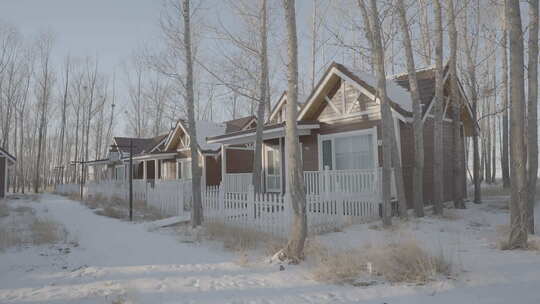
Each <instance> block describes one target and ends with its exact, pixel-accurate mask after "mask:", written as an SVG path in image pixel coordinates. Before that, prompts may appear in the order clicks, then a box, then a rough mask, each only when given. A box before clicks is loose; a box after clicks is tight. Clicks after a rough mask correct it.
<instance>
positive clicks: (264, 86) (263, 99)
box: [252, 0, 270, 192]
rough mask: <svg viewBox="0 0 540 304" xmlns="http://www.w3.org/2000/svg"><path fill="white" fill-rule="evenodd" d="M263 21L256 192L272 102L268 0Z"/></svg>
mask: <svg viewBox="0 0 540 304" xmlns="http://www.w3.org/2000/svg"><path fill="white" fill-rule="evenodd" d="M261 16H262V18H261V21H260V36H261V48H260V55H259V58H260V66H261V67H260V69H261V76H260V85H259V90H260V93H259V94H260V97H259V100H258V103H257V104H258V107H257V127H256V133H255V134H256V135H255V155H254V157H253V180H252V184H253V186H254V188H255V191H256V192H260V191H261V180H262V179H261V177H262V141H263V129H264V120H265V119H264V110H265V106H266V105H267V104H268V105H269V104H270V100H269V99H270V98H269V96H268V92H269V88H268V86H269V75H268V39H267V34H268V31H267V4H266V0H261Z"/></svg>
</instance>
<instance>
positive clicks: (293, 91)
mask: <svg viewBox="0 0 540 304" xmlns="http://www.w3.org/2000/svg"><path fill="white" fill-rule="evenodd" d="M283 6H284V8H285V23H286V27H287V42H288V43H287V45H288V47H287V54H288V64H287V82H288V90H287V105H286V107H287V115H286V116H287V117H286V134H285V149H286V151H287V153H286V158H287V169H286V170H287V189H286V192H287V193H288V199H289V200H290V202H291V205H292V209H293V210H292V211H293V222H292V226H291V228H292V230H291V233H290V236H289V241H288V242H287V245H286V246H285V248H284V249H283V251H282V258H285V259H288V260H290V261H292V262H296V263H297V262H299V261H300V260H301V259H303V256H304V243H305V241H306V237H307V214H306V192H305V191H304V176H303V173H302V171H303V170H302V164H301V163H300V145H299V142H298V130H297V126H296V118H297V106H298V40H297V33H296V9H295V0H283Z"/></svg>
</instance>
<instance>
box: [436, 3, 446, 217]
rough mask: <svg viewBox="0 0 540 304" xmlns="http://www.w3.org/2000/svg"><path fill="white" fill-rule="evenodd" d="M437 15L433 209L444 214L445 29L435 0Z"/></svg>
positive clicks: (439, 6) (439, 5)
mask: <svg viewBox="0 0 540 304" xmlns="http://www.w3.org/2000/svg"><path fill="white" fill-rule="evenodd" d="M433 4H434V15H435V65H436V69H435V70H436V72H435V73H436V74H435V85H436V88H435V99H433V102H434V104H433V116H434V118H433V208H434V213H436V214H442V213H443V204H442V203H443V170H444V168H443V105H444V100H443V97H442V96H443V94H442V90H443V77H442V73H443V29H442V10H441V2H440V0H434V1H433Z"/></svg>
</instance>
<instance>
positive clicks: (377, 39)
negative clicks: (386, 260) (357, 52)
mask: <svg viewBox="0 0 540 304" xmlns="http://www.w3.org/2000/svg"><path fill="white" fill-rule="evenodd" d="M370 3H371V5H370V11H369V12H368V10H367V7H366V5H365V3H364V1H363V0H359V1H358V5H359V6H360V9H361V11H362V16H364V24H365V26H364V27H365V30H366V37H369V38H371V41H370V46H371V53H372V56H373V62H374V66H375V72H376V73H375V74H376V76H377V95H378V97H379V99H380V100H381V117H382V136H383V138H382V141H383V162H382V183H381V184H382V185H381V198H382V211H383V212H382V213H383V225H384V226H385V227H389V226H391V225H392V207H391V201H390V199H391V187H390V183H391V179H392V177H391V176H392V171H391V166H392V163H393V164H394V168H395V177H396V186H397V192H398V200H400V201H401V200H404V201H405V195H404V193H403V192H404V191H403V174H402V170H401V161H400V158H399V154H398V153H399V150H398V149H399V147H398V145H397V143H396V140H397V139H396V138H395V129H394V128H395V126H394V119H393V115H392V110H391V107H390V102H389V100H388V96H387V92H386V72H385V67H384V49H383V45H382V37H381V24H380V20H379V10H378V8H377V1H376V0H371V1H370ZM365 16H369V18H367V19H365ZM398 127H399V126H398Z"/></svg>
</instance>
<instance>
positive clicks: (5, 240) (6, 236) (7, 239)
mask: <svg viewBox="0 0 540 304" xmlns="http://www.w3.org/2000/svg"><path fill="white" fill-rule="evenodd" d="M22 243H23V240H22V238H21V237H20V234H19V233H17V231H16V229H15V227H13V226H12V225H0V251H3V250H5V249H7V248H10V247H14V246H17V245H21V244H22Z"/></svg>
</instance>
